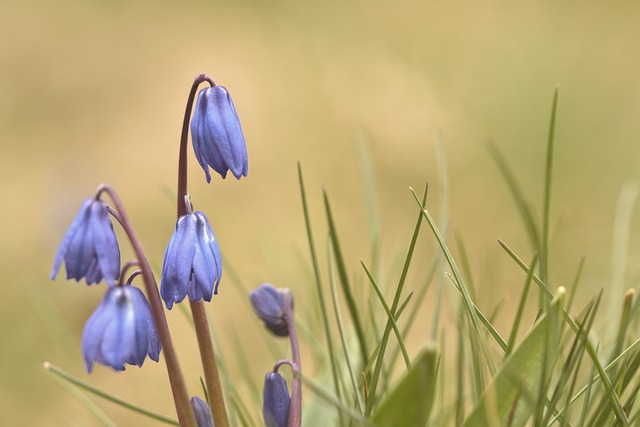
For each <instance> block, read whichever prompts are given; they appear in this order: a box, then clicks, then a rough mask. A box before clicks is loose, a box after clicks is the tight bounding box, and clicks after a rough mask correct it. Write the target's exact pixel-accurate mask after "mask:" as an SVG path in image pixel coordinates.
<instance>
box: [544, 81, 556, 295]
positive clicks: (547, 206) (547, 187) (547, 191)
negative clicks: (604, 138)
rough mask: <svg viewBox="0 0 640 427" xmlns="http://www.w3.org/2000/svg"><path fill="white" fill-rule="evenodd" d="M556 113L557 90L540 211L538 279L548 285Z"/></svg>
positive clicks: (548, 140)
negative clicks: (540, 230) (540, 229)
mask: <svg viewBox="0 0 640 427" xmlns="http://www.w3.org/2000/svg"><path fill="white" fill-rule="evenodd" d="M557 112H558V88H557V87H556V90H555V91H554V93H553V105H552V107H551V123H550V125H549V135H548V138H547V160H546V162H545V167H544V207H543V209H542V245H541V248H540V278H541V279H542V281H543V282H544V283H546V284H547V285H548V284H549V213H550V210H551V182H552V174H551V172H552V170H553V154H554V145H555V134H556V116H557Z"/></svg>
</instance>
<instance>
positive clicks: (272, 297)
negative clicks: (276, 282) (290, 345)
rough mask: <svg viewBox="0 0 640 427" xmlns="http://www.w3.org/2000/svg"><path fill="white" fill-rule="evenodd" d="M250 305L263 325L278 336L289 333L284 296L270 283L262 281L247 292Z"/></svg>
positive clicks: (284, 335)
mask: <svg viewBox="0 0 640 427" xmlns="http://www.w3.org/2000/svg"><path fill="white" fill-rule="evenodd" d="M249 298H250V299H251V305H252V306H253V310H254V311H255V312H256V314H257V315H258V317H259V318H260V320H262V321H263V322H264V324H265V326H266V327H267V328H268V329H269V330H270V331H271V332H273V334H274V335H276V336H279V337H286V336H288V335H289V327H288V326H287V317H286V315H285V312H284V298H283V297H282V294H281V293H280V291H278V290H277V289H276V288H275V287H274V286H273V285H272V284H270V283H264V284H262V285H260V286H259V287H258V288H256V289H254V290H253V291H251V293H250V294H249Z"/></svg>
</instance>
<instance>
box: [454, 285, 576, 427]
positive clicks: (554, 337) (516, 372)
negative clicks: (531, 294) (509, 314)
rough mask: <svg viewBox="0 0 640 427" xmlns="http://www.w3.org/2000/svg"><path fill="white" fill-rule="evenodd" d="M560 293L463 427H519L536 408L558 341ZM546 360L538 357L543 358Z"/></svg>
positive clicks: (514, 352)
mask: <svg viewBox="0 0 640 427" xmlns="http://www.w3.org/2000/svg"><path fill="white" fill-rule="evenodd" d="M564 293H565V291H564V289H563V288H560V289H559V290H558V296H557V297H556V298H554V300H553V301H552V303H551V305H550V308H549V310H548V311H547V312H546V313H544V314H543V315H542V317H541V318H540V319H539V320H538V322H537V323H536V325H535V326H534V327H533V329H532V330H531V331H530V332H529V334H528V335H527V336H526V337H525V338H524V339H523V340H522V342H521V343H520V345H519V346H518V347H517V348H516V349H515V350H514V351H513V352H512V353H511V354H510V355H509V356H508V357H507V358H506V360H505V362H504V364H503V365H502V367H501V368H500V371H499V372H498V373H497V375H496V377H495V378H494V379H493V380H492V381H491V383H489V384H488V386H487V389H486V390H485V392H484V394H483V396H482V399H481V400H480V401H479V402H478V404H477V405H476V406H475V407H474V408H473V410H472V412H471V414H470V415H469V417H468V418H467V419H466V420H465V423H464V427H494V426H506V425H509V426H511V427H521V426H523V425H524V424H525V422H526V421H527V419H528V418H529V417H530V416H531V414H532V412H533V411H534V408H535V407H536V402H535V397H536V396H538V390H539V389H540V386H541V385H542V383H544V381H546V378H545V377H546V376H547V375H548V371H545V370H544V365H545V360H547V361H549V360H552V359H553V357H555V353H556V352H557V350H558V347H559V346H558V344H559V339H560V337H559V336H558V334H557V333H556V332H557V331H558V330H559V324H560V322H561V313H562V303H563V300H564ZM545 348H547V349H548V351H547V353H546V357H540V355H541V354H545Z"/></svg>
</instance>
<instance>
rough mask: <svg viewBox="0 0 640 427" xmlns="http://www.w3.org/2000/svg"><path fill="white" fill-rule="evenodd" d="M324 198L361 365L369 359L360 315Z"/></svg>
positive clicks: (335, 256)
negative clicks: (358, 346)
mask: <svg viewBox="0 0 640 427" xmlns="http://www.w3.org/2000/svg"><path fill="white" fill-rule="evenodd" d="M323 196H324V207H325V211H326V215H327V222H328V224H329V234H330V236H331V243H332V245H333V254H334V260H335V262H336V267H337V268H338V277H339V278H340V285H341V286H342V293H343V294H344V297H345V300H346V303H347V308H348V309H349V314H350V316H351V320H352V321H353V327H354V328H355V330H356V335H357V337H358V343H359V345H360V355H361V356H362V363H365V361H366V360H367V359H368V357H369V351H368V350H367V339H366V337H365V334H364V329H363V327H362V321H361V319H360V314H359V312H358V306H357V305H356V301H355V299H354V298H353V294H352V293H351V284H350V283H349V275H348V274H347V268H346V266H345V262H344V257H343V255H342V249H341V246H340V241H339V239H338V231H337V229H336V225H335V221H334V220H333V214H332V213H331V205H330V203H329V196H327V192H326V191H324V192H323Z"/></svg>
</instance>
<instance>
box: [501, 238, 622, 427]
mask: <svg viewBox="0 0 640 427" xmlns="http://www.w3.org/2000/svg"><path fill="white" fill-rule="evenodd" d="M498 242H499V243H500V246H502V247H503V249H504V250H505V251H506V252H507V253H508V254H509V256H510V257H511V258H512V259H513V260H514V261H516V263H517V264H518V265H519V266H520V268H522V269H523V270H524V271H525V272H526V273H528V272H529V268H528V267H527V266H526V264H525V263H524V262H523V261H522V260H521V259H520V257H518V255H516V253H515V252H513V251H512V250H511V248H509V247H508V246H507V245H506V244H505V243H504V242H502V241H500V240H499V241H498ZM533 280H534V282H535V283H536V284H537V285H538V287H539V288H540V290H541V291H542V294H543V295H546V296H547V297H549V296H550V295H551V292H550V291H549V289H547V287H546V286H545V285H544V283H543V282H542V280H540V278H538V277H537V276H536V275H535V274H534V275H533ZM563 316H564V318H565V321H566V322H567V323H568V324H569V326H570V327H571V329H573V332H574V333H576V334H578V333H579V330H580V328H579V327H578V325H577V324H576V322H575V321H574V320H573V318H572V317H571V316H570V315H569V313H567V312H566V311H565V310H563ZM583 343H584V345H585V348H586V350H587V353H588V354H589V357H590V358H591V361H592V362H593V364H594V365H595V367H596V369H597V371H598V374H599V375H600V381H601V382H602V385H603V386H604V388H605V391H606V394H607V397H608V399H609V402H610V403H611V405H612V406H613V410H614V412H615V414H616V416H617V417H618V419H620V421H621V422H622V425H623V426H627V425H628V423H629V421H628V419H627V416H626V414H625V413H624V410H623V409H622V404H621V403H620V399H619V398H618V395H617V394H616V393H615V390H613V387H612V386H611V380H610V379H609V377H608V376H607V374H606V372H605V370H604V368H603V367H602V364H601V363H600V361H599V360H598V357H597V356H596V353H595V349H594V348H593V344H591V342H590V341H589V340H588V339H587V338H586V337H585V338H583Z"/></svg>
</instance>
